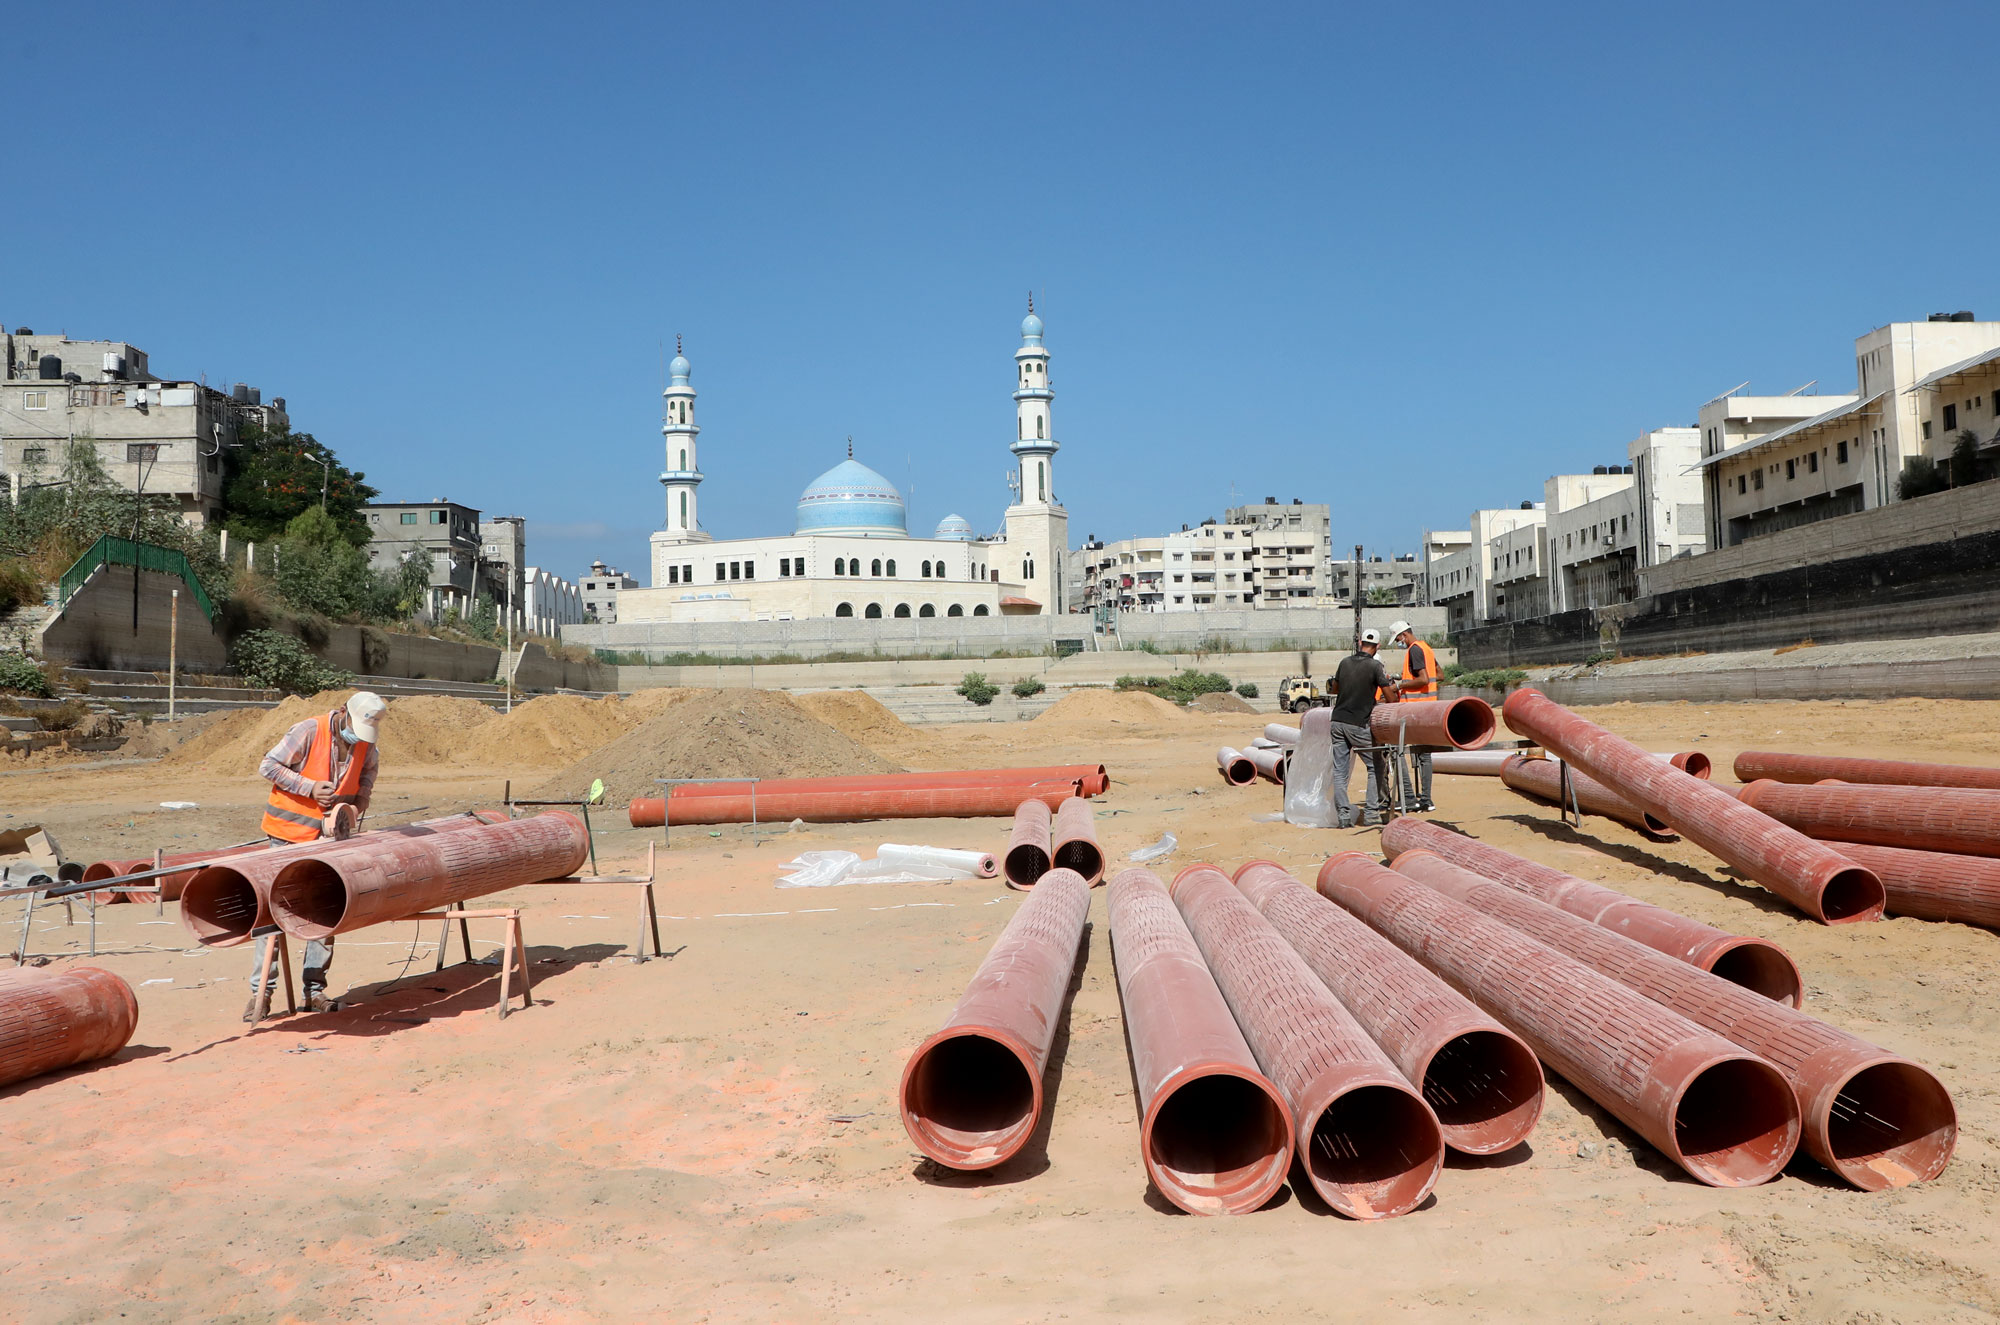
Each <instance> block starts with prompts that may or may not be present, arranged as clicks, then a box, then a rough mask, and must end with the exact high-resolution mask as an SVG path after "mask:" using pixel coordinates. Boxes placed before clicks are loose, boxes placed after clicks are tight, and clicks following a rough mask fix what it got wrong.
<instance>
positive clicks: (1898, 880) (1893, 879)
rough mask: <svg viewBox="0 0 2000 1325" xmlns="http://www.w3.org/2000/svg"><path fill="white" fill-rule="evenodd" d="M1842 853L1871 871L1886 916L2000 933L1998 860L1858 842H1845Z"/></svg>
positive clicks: (1999, 861) (1999, 873) (1999, 862)
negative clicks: (1885, 896)
mask: <svg viewBox="0 0 2000 1325" xmlns="http://www.w3.org/2000/svg"><path fill="white" fill-rule="evenodd" d="M1840 854H1841V855H1843V856H1848V857H1851V858H1852V859H1853V861H1854V863H1855V864H1857V865H1866V866H1867V867H1868V868H1869V869H1871V870H1874V871H1875V873H1876V875H1877V877H1879V878H1880V879H1881V880H1882V886H1883V887H1884V888H1886V889H1888V890H1889V914H1890V915H1897V916H1915V917H1917V918H1918V919H1919V920H1956V921H1959V922H1961V923H1963V924H1967V925H1984V926H1986V927H1987V928H1988V929H2000V860H1995V859H1993V857H1991V856H1958V855H1953V854H1951V853H1950V852H1946V851H1911V850H1909V849H1908V848H1906V847H1876V846H1867V845H1864V844H1862V843H1859V842H1843V843H1842V844H1841V847H1840Z"/></svg>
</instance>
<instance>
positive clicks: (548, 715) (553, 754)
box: [383, 695, 652, 772]
mask: <svg viewBox="0 0 2000 1325" xmlns="http://www.w3.org/2000/svg"><path fill="white" fill-rule="evenodd" d="M396 712H397V710H396V709H394V708H392V709H390V713H391V714H392V715H393V714H395V713H396ZM651 716H652V714H651V713H650V712H647V711H646V710H644V709H641V708H634V707H633V706H630V705H628V704H626V703H624V702H622V701H620V700H618V699H617V698H615V697H614V698H605V699H585V698H583V697H582V696H580V695H543V696H541V697H540V698H537V699H531V700H529V701H528V702H527V703H525V704H516V705H515V706H514V711H513V712H512V713H504V714H501V715H500V716H499V718H498V719H497V720H496V721H493V722H488V723H485V724H484V725H482V726H480V727H478V728H476V729H475V730H473V731H472V732H470V733H469V734H468V735H467V737H466V739H465V740H464V742H463V743H462V748H461V749H460V751H459V753H458V756H457V758H456V759H455V760H454V762H457V763H461V764H465V765H468V766H475V767H489V768H524V769H533V770H535V771H537V772H540V771H543V770H546V769H548V768H560V767H562V766H563V765H565V764H568V763H570V762H571V761H573V760H576V759H580V758H582V757H583V756H584V755H586V754H589V753H590V752H591V751H592V750H595V749H596V748H597V747H598V746H600V745H603V744H605V743H606V742H608V741H614V740H616V739H617V738H618V737H620V736H623V735H624V734H625V733H626V732H628V731H630V730H632V728H634V727H636V726H638V725H639V724H640V723H642V722H644V721H645V720H646V719H647V718H648V717H651ZM383 730H384V732H385V733H386V732H387V730H388V729H387V727H386V726H385V727H384V728H383Z"/></svg>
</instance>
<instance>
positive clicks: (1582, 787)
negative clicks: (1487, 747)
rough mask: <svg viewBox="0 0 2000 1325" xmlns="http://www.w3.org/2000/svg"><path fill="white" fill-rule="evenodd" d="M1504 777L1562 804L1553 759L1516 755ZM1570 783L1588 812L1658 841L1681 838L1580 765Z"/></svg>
mask: <svg viewBox="0 0 2000 1325" xmlns="http://www.w3.org/2000/svg"><path fill="white" fill-rule="evenodd" d="M1500 780H1501V781H1502V782H1504V783H1506V784H1507V785H1508V786H1509V787H1512V788H1513V789H1514V790H1515V791H1518V792H1520V793H1521V794H1522V795H1524V796H1532V797H1534V798H1535V799H1536V800H1540V801H1546V802H1548V803H1549V804H1551V805H1561V804H1562V769H1561V767H1560V766H1559V765H1558V764H1557V763H1556V761H1555V760H1553V759H1523V758H1522V757H1521V756H1519V755H1515V756H1514V757H1513V758H1512V759H1509V760H1508V761H1507V762H1506V763H1505V764H1504V765H1502V766H1501V769H1500ZM1569 784H1570V787H1571V789H1572V790H1573V791H1575V793H1576V804H1577V808H1578V809H1581V810H1583V811H1584V812H1585V813H1587V814H1595V815H1601V816H1603V817H1604V818H1606V819H1616V820H1617V821H1618V822H1619V823H1621V824H1624V825H1625V826H1626V827H1628V828H1636V829H1637V830H1638V831H1640V832H1642V833H1644V834H1646V835H1647V836H1648V837H1651V838H1654V839H1655V840H1657V841H1662V842H1671V841H1674V840H1676V839H1678V838H1679V837H1680V834H1679V833H1676V832H1675V831H1674V830H1673V829H1671V828H1669V827H1668V826H1667V825H1666V824H1665V823H1664V822H1663V821H1662V820H1660V819H1659V818H1658V817H1657V816H1655V815H1651V814H1648V813H1646V812H1645V811H1644V810H1642V809H1640V808H1639V807H1638V806H1636V805H1634V804H1633V803H1632V802H1631V801H1628V800H1626V799H1625V798H1624V797H1623V796H1620V795H1619V794H1618V793H1617V792H1615V791H1613V790H1611V788H1609V787H1607V786H1605V785H1604V784H1603V783H1602V782H1599V781H1598V780H1597V779H1596V778H1593V777H1591V776H1590V775H1589V774H1588V773H1585V772H1584V771H1583V770H1582V769H1580V768H1571V769H1570V771H1569Z"/></svg>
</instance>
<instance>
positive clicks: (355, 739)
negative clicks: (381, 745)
mask: <svg viewBox="0 0 2000 1325" xmlns="http://www.w3.org/2000/svg"><path fill="white" fill-rule="evenodd" d="M336 734H337V735H338V736H339V737H340V739H341V740H343V741H346V742H347V743H348V744H349V745H359V744H360V743H361V738H360V737H359V736H356V735H355V734H354V729H353V728H352V727H342V728H341V729H340V730H339V732H338V733H336Z"/></svg>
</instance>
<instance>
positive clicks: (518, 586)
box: [479, 515, 528, 630]
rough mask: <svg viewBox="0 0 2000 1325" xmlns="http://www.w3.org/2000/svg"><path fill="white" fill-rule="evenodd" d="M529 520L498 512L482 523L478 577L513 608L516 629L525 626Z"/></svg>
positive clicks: (498, 599) (504, 604) (491, 593)
mask: <svg viewBox="0 0 2000 1325" xmlns="http://www.w3.org/2000/svg"><path fill="white" fill-rule="evenodd" d="M527 560H528V522H527V521H526V520H525V519H523V518H522V517H520V516H518V515H496V516H494V517H493V518H492V519H490V520H482V521H480V523H479V578H480V580H481V581H482V585H483V587H484V589H485V592H486V593H487V594H488V595H489V596H490V597H491V598H492V599H493V601H494V602H495V603H498V604H500V605H501V606H502V607H503V608H508V609H511V611H512V612H513V616H514V629H516V630H522V629H525V624H526V621H527V616H526V605H525V603H524V602H523V599H524V596H525V593H526V588H527Z"/></svg>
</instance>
